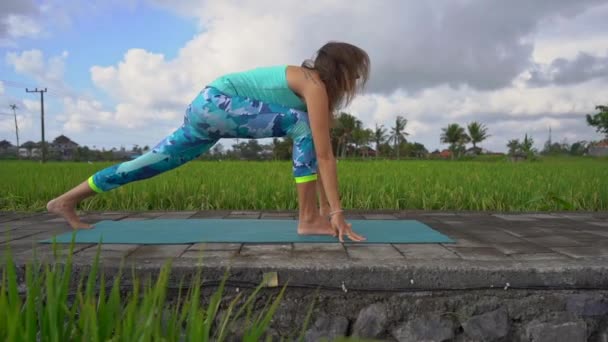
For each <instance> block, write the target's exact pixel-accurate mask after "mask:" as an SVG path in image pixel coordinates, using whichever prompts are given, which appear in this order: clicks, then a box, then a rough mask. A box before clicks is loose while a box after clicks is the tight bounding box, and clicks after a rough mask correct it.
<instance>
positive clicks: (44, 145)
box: [25, 88, 46, 163]
mask: <svg viewBox="0 0 608 342" xmlns="http://www.w3.org/2000/svg"><path fill="white" fill-rule="evenodd" d="M25 91H26V92H27V93H40V121H41V123H42V126H41V127H42V162H43V163H44V162H45V161H46V143H45V142H44V93H46V88H44V90H42V89H40V90H38V88H36V89H34V90H29V89H27V88H25Z"/></svg>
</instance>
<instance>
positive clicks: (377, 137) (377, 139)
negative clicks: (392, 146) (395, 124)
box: [373, 124, 387, 158]
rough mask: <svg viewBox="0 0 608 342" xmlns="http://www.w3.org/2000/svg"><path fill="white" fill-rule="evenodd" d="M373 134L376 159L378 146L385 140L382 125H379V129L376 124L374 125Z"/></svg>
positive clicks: (378, 151) (378, 153)
mask: <svg viewBox="0 0 608 342" xmlns="http://www.w3.org/2000/svg"><path fill="white" fill-rule="evenodd" d="M373 133H374V135H373V139H374V143H375V144H376V158H378V156H379V155H380V145H382V144H384V141H385V140H386V138H387V136H386V129H385V128H384V125H380V127H378V124H376V129H375V130H374V132H373Z"/></svg>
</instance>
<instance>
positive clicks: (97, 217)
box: [80, 213, 129, 222]
mask: <svg viewBox="0 0 608 342" xmlns="http://www.w3.org/2000/svg"><path fill="white" fill-rule="evenodd" d="M128 216H129V215H128V214H126V213H122V214H104V213H95V214H86V215H80V219H81V220H82V221H84V222H99V221H116V220H120V219H122V218H125V217H128Z"/></svg>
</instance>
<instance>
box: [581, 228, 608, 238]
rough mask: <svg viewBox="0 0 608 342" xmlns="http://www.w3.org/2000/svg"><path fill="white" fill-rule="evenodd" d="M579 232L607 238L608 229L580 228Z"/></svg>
mask: <svg viewBox="0 0 608 342" xmlns="http://www.w3.org/2000/svg"><path fill="white" fill-rule="evenodd" d="M581 232H583V233H589V234H593V235H595V236H597V237H599V238H608V229H601V230H600V229H597V230H589V229H583V230H581Z"/></svg>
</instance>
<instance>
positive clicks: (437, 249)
mask: <svg viewBox="0 0 608 342" xmlns="http://www.w3.org/2000/svg"><path fill="white" fill-rule="evenodd" d="M393 246H395V248H397V249H398V250H399V251H400V252H401V254H403V255H404V256H405V258H406V259H427V260H428V259H460V257H459V256H458V255H457V254H456V253H454V252H453V251H451V250H449V249H447V248H445V247H443V246H441V245H436V244H393Z"/></svg>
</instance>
